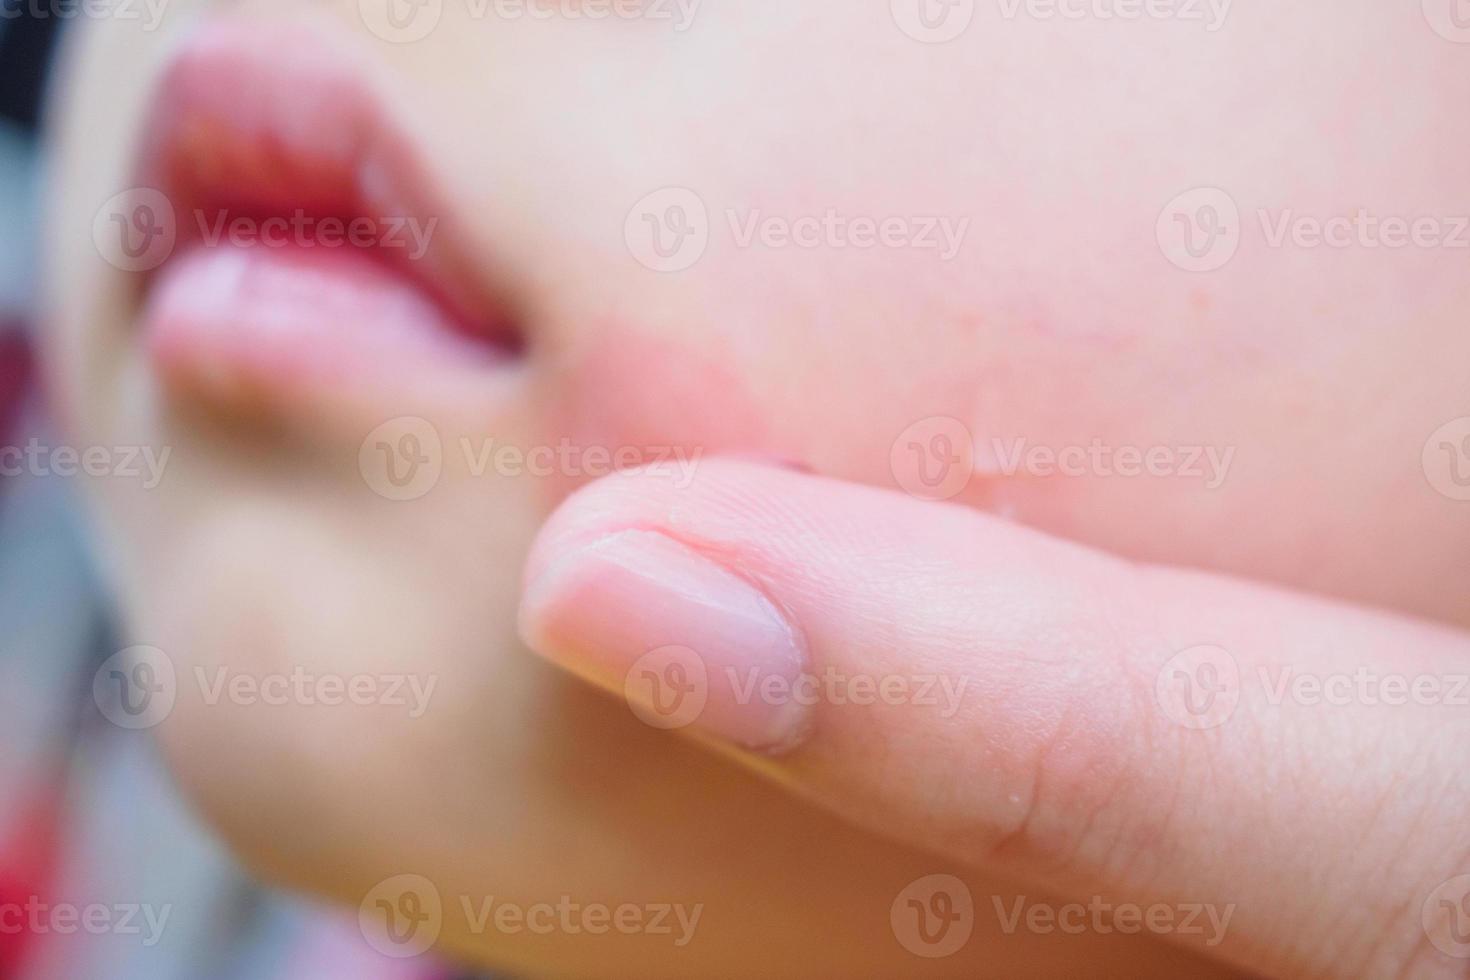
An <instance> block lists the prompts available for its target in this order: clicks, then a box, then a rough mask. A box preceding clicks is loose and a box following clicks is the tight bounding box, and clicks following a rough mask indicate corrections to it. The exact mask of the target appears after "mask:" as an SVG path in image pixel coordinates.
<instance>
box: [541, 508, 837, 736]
mask: <svg viewBox="0 0 1470 980" xmlns="http://www.w3.org/2000/svg"><path fill="white" fill-rule="evenodd" d="M520 628H521V636H522V638H523V639H524V640H525V642H526V644H527V645H528V646H530V647H531V648H532V649H533V650H535V651H537V652H538V653H540V654H541V655H542V656H544V657H547V658H548V659H550V660H552V661H555V662H556V663H559V664H561V665H562V666H563V667H566V668H567V669H568V670H570V671H572V672H573V673H576V674H578V675H579V676H582V677H584V678H586V679H587V680H590V681H592V682H593V683H596V684H599V685H601V686H603V687H605V688H607V689H608V690H610V691H612V692H613V693H615V694H617V695H618V696H620V697H623V698H624V699H626V701H627V703H628V706H629V708H631V709H632V711H633V713H634V714H635V715H637V716H638V717H639V718H641V719H642V720H643V721H644V722H646V723H648V724H650V725H653V726H654V727H657V728H664V729H679V728H686V727H692V728H694V729H697V730H700V731H702V732H704V733H706V734H709V735H713V736H715V737H717V738H721V739H724V740H726V741H729V742H733V743H734V744H736V745H739V746H741V747H742V748H746V749H752V750H755V751H760V752H766V753H769V754H778V753H780V752H783V751H787V750H789V749H790V748H792V747H794V746H795V745H796V744H798V743H799V742H800V741H801V740H802V739H803V738H804V736H805V734H806V730H807V725H808V717H807V716H808V708H807V706H806V705H805V704H802V703H799V702H798V700H797V699H796V698H793V697H791V696H790V692H792V691H793V690H794V689H795V687H796V685H797V682H798V680H799V678H800V677H801V676H802V674H803V672H804V671H805V670H806V669H807V659H808V658H807V651H806V647H805V643H804V640H803V638H802V635H801V632H800V631H799V630H798V629H796V628H795V627H794V626H793V625H792V623H791V622H790V621H789V620H788V619H787V617H786V616H785V615H784V614H783V613H782V612H781V611H780V610H779V609H777V607H776V606H775V605H774V604H773V603H772V602H771V600H770V599H768V598H767V597H766V596H765V595H764V594H763V593H762V592H761V591H760V590H759V589H757V588H756V587H755V586H754V585H752V584H751V583H750V582H749V581H747V580H746V579H744V578H742V577H740V576H739V575H737V574H735V573H734V572H732V571H730V570H729V569H728V568H725V567H724V566H722V565H720V564H718V563H717V562H714V561H712V560H710V559H709V558H706V557H705V556H703V555H701V554H700V553H698V552H697V551H695V550H694V549H692V548H690V547H688V546H686V545H684V544H681V543H679V542H678V541H675V540H674V539H672V538H670V537H668V536H667V535H663V534H659V533H656V532H653V531H637V530H629V531H619V532H616V533H613V534H611V535H609V536H607V537H605V538H601V539H598V540H596V541H594V542H593V543H591V544H587V545H583V546H581V547H578V548H576V549H575V550H574V551H572V552H570V553H568V554H566V555H563V556H560V557H557V558H554V559H552V561H551V562H550V563H549V564H548V565H547V566H546V568H545V570H544V571H542V572H541V574H540V575H539V576H538V577H537V578H536V579H535V580H534V581H532V582H531V583H530V584H529V586H528V587H527V589H526V593H525V596H524V597H523V599H522V602H521V615H520Z"/></svg>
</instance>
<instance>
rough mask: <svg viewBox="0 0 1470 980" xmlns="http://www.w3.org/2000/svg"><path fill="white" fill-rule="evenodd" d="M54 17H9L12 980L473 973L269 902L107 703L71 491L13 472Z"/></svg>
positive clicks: (37, 415) (2, 206)
mask: <svg viewBox="0 0 1470 980" xmlns="http://www.w3.org/2000/svg"><path fill="white" fill-rule="evenodd" d="M52 9H53V13H51V14H48V13H47V12H46V10H47V8H46V7H45V5H37V4H33V3H27V2H25V0H0V453H3V454H4V455H3V456H0V459H8V460H10V461H11V463H12V465H7V466H5V467H4V468H3V473H0V638H3V639H0V980H8V978H12V977H24V978H50V977H57V978H83V977H94V978H101V977H106V978H139V980H142V978H148V980H176V978H177V980H184V978H190V980H192V978H198V977H209V978H216V980H247V978H249V980H257V978H258V980H265V978H269V977H303V978H304V977H311V978H334V977H344V978H347V977H352V978H364V980H379V978H381V980H400V978H401V980H418V978H423V980H429V978H435V980H440V978H450V977H455V976H463V974H457V973H456V972H455V971H453V970H452V969H450V968H449V967H447V966H445V965H442V964H436V963H432V962H426V961H425V960H424V959H423V958H418V959H415V960H412V961H401V960H400V961H395V960H389V959H386V958H385V957H383V956H381V955H379V954H378V953H376V952H374V951H373V950H372V949H371V948H370V947H368V945H367V944H366V942H365V941H364V940H363V938H362V935H361V934H360V933H359V931H358V927H357V920H356V916H355V915H353V914H351V913H350V912H344V911H342V910H336V909H325V908H321V907H319V906H316V905H314V904H311V903H309V902H306V901H303V900H300V899H297V898H295V897H293V896H288V895H283V894H280V893H278V892H274V891H270V890H267V889H261V888H258V887H256V886H255V885H254V884H253V883H252V882H251V881H250V880H249V879H248V878H247V877H246V876H245V875H244V874H242V872H241V871H240V870H239V869H238V867H237V866H236V865H235V863H234V862H233V861H232V860H231V857H230V855H229V854H228V853H226V852H225V851H224V850H223V849H222V847H221V846H220V845H219V844H218V843H217V842H216V841H215V840H214V839H213V838H212V837H211V836H210V834H209V833H208V832H207V831H206V830H204V828H203V827H202V826H201V825H200V824H199V823H198V822H196V821H195V820H194V819H193V817H192V815H191V814H190V813H189V811H188V809H187V807H186V806H185V805H184V803H183V801H182V800H180V798H179V797H178V795H177V794H176V792H175V791H174V789H173V787H172V786H171V785H170V784H169V781H168V777H167V775H166V773H165V772H164V770H163V769H162V767H161V765H160V763H159V761H158V759H157V758H156V756H155V750H154V748H153V746H152V744H151V742H150V740H149V737H148V734H147V733H146V732H142V731H128V730H125V729H122V728H119V727H117V726H115V725H113V724H111V723H109V722H108V721H107V720H106V719H105V718H104V717H103V716H102V714H101V712H99V711H98V709H97V706H96V704H95V702H94V701H93V698H92V679H93V675H94V674H95V672H96V670H97V668H98V666H99V665H100V664H101V663H102V662H103V661H104V660H105V659H106V658H107V657H108V656H110V655H111V654H112V653H114V652H116V650H117V649H118V643H117V642H116V641H115V639H114V635H113V631H112V629H111V628H110V622H111V616H110V615H109V610H108V608H107V602H106V599H105V597H104V596H103V595H101V593H100V592H99V590H98V588H97V579H96V577H95V576H94V575H93V573H92V571H91V561H92V556H90V555H89V554H88V553H87V550H86V548H85V547H84V545H83V542H84V541H85V540H86V538H85V536H84V535H83V534H81V533H80V531H81V528H80V527H79V526H78V523H77V521H78V516H77V511H76V508H75V507H74V501H73V500H72V499H71V494H72V493H73V490H74V488H73V487H71V486H70V483H69V481H68V480H66V479H64V478H60V477H57V476H35V475H31V474H29V473H26V472H24V467H23V466H17V465H14V461H16V460H18V459H21V458H22V457H21V456H19V455H18V454H17V450H19V449H23V447H24V446H25V445H26V444H27V442H29V441H31V440H41V441H43V442H44V441H45V440H46V439H47V436H48V433H47V423H46V418H45V410H44V395H43V393H42V391H41V390H40V386H39V384H38V379H37V377H36V371H35V368H34V361H33V355H32V345H31V329H30V324H31V320H32V319H33V312H34V311H33V300H34V286H33V284H34V282H35V278H36V274H37V270H36V247H35V244H34V233H35V227H36V215H37V212H38V205H39V198H40V196H41V193H42V187H41V168H40V167H39V166H38V163H37V159H38V153H39V141H38V133H37V126H38V122H39V115H40V113H41V110H42V105H43V102H44V92H45V85H46V78H47V67H48V65H49V64H50V62H51V61H52V59H53V58H54V56H55V52H56V49H57V46H58V43H59V42H60V41H61V40H62V35H63V34H64V33H65V30H66V23H67V22H66V20H65V19H63V18H60V17H58V16H55V14H54V9H55V8H54V5H53V7H52ZM18 470H19V472H17V471H18ZM89 916H93V917H94V918H93V919H92V921H93V923H94V928H93V930H92V931H89V929H88V927H87V922H88V917H89ZM102 918H106V919H108V921H110V922H112V923H113V924H114V925H115V926H116V927H115V928H111V927H110V928H106V929H97V928H96V927H95V924H96V922H98V921H99V920H100V919H102ZM129 918H130V919H131V920H132V923H133V925H134V926H135V927H136V928H135V929H129V927H128V926H127V925H125V924H124V920H125V919H129Z"/></svg>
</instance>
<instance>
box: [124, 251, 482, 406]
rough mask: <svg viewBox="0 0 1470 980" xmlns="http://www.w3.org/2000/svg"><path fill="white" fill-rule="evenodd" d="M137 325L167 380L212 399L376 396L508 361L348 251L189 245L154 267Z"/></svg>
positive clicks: (400, 279)
mask: <svg viewBox="0 0 1470 980" xmlns="http://www.w3.org/2000/svg"><path fill="white" fill-rule="evenodd" d="M143 321H144V330H145V333H146V336H147V339H148V344H149V347H150V351H151V353H152V356H153V360H154V362H155V364H156V365H157V366H158V367H159V369H160V370H161V371H162V372H163V374H164V375H165V377H166V378H168V379H170V380H172V381H176V382H180V383H183V384H187V385H189V386H190V387H194V388H202V389H204V390H205V391H207V392H209V393H211V394H214V395H225V396H229V395H241V394H246V395H257V396H259V395H267V394H275V395H280V394H290V393H293V392H295V393H297V394H312V393H315V394H316V395H323V394H332V393H335V394H337V395H345V394H347V393H350V391H351V390H353V389H355V388H363V387H373V388H376V389H377V390H378V391H380V392H381V391H383V390H384V386H385V385H388V386H390V388H391V385H392V383H393V382H394V380H395V379H404V378H405V377H406V376H413V377H416V378H418V379H419V383H420V384H422V382H423V379H424V378H425V376H426V375H427V376H429V377H434V376H442V375H455V374H459V375H473V374H479V375H483V374H484V369H485V368H486V367H487V366H495V365H498V364H501V363H503V360H504V355H502V354H500V353H499V352H498V351H497V350H496V349H495V348H493V347H491V346H489V345H486V344H483V343H480V342H478V341H476V340H473V339H471V338H469V337H466V336H464V335H463V334H462V333H460V332H457V330H456V328H455V326H453V325H452V324H451V322H450V320H449V315H448V314H447V313H446V312H445V311H444V309H443V308H442V307H441V306H439V305H438V304H437V303H436V302H435V301H434V300H433V298H431V297H430V296H429V295H427V294H426V293H425V292H424V291H423V290H422V289H421V288H419V287H418V286H417V285H415V284H414V283H413V282H412V281H410V280H409V279H408V278H406V277H405V276H404V275H402V274H401V273H399V272H397V271H396V270H394V269H393V268H390V267H389V266H388V265H387V264H386V263H384V262H381V261H379V260H377V259H375V258H374V257H373V256H372V255H371V254H369V253H367V252H365V251H363V250H359V249H353V248H326V247H315V248H313V247H310V246H302V245H293V246H289V247H281V248H264V247H242V246H237V245H213V246H205V245H202V244H200V245H196V246H194V247H193V248H191V249H189V250H188V251H186V252H184V253H183V254H180V255H177V256H175V257H174V258H173V259H171V260H170V261H169V262H168V263H167V264H166V265H165V266H164V267H163V268H162V269H160V270H159V273H158V276H157V279H156V280H155V281H154V283H153V284H152V287H151V289H150V291H149V297H148V301H147V305H146V308H145V310H144V315H143Z"/></svg>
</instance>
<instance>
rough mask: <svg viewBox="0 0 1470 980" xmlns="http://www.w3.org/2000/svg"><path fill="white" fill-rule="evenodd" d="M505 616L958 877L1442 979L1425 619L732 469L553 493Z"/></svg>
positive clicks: (649, 715) (1439, 742)
mask: <svg viewBox="0 0 1470 980" xmlns="http://www.w3.org/2000/svg"><path fill="white" fill-rule="evenodd" d="M521 625H522V633H523V635H524V637H525V638H526V640H527V642H528V643H529V645H531V646H532V647H533V648H534V649H536V650H538V651H540V652H541V653H542V654H544V655H546V656H547V657H549V658H551V659H553V660H555V661H556V662H558V663H560V664H562V665H564V666H566V667H567V668H569V669H571V670H572V671H575V672H576V673H578V674H581V675H582V676H584V677H587V678H588V679H590V680H593V681H594V682H596V683H599V684H601V685H603V686H604V687H607V688H609V689H610V690H612V691H614V692H617V693H618V694H620V695H623V696H626V697H628V698H629V702H630V704H631V705H632V706H633V708H634V710H635V712H636V713H637V714H639V716H640V717H642V718H644V719H645V720H646V721H649V722H650V723H653V724H657V725H659V726H661V727H671V728H674V727H684V726H688V727H689V730H690V731H691V732H697V733H698V734H699V735H700V737H701V738H702V739H704V740H707V741H710V742H712V743H714V744H718V745H721V746H724V747H728V748H729V749H730V751H732V752H733V753H734V754H736V755H737V756H738V757H739V758H742V759H743V760H745V761H747V762H749V763H751V764H753V765H754V766H755V767H756V768H758V769H759V770H760V771H763V772H766V773H768V774H770V775H772V776H773V777H775V778H777V779H779V780H781V781H782V782H784V783H786V784H788V785H789V786H791V787H792V788H794V789H796V790H797V791H798V792H800V793H803V794H805V795H808V796H810V797H812V798H814V799H816V800H819V801H821V802H822V803H823V804H825V805H827V806H829V807H831V808H833V809H834V810H836V811H838V812H839V813H841V814H843V815H844V816H846V817H848V818H849V819H851V820H854V821H856V822H858V823H861V824H863V825H865V826H868V827H871V828H876V829H878V830H881V831H883V832H885V833H889V834H892V835H895V836H897V837H900V838H903V839H905V840H908V841H911V842H914V843H917V844H920V845H923V846H926V847H929V848H931V849H934V850H937V851H940V852H943V853H944V854H946V855H948V856H950V857H952V858H954V859H955V860H957V861H962V862H967V863H973V864H979V865H987V866H990V867H992V868H996V869H999V870H1004V871H1007V872H1009V873H1013V874H1015V875H1017V876H1020V877H1023V878H1026V879H1029V880H1033V881H1037V882H1043V883H1046V884H1049V885H1051V886H1053V887H1056V888H1058V889H1062V890H1064V891H1066V892H1067V893H1070V894H1073V895H1089V894H1093V893H1094V892H1096V893H1098V894H1100V895H1103V896H1106V897H1107V898H1108V899H1110V900H1115V901H1127V902H1133V903H1139V904H1146V905H1151V906H1153V905H1160V904H1162V905H1163V906H1164V907H1165V908H1169V909H1175V910H1177V911H1178V912H1179V915H1178V916H1177V917H1176V918H1175V919H1174V920H1173V921H1174V924H1175V925H1176V927H1177V928H1176V929H1175V931H1176V932H1177V937H1176V938H1178V939H1180V940H1181V941H1185V942H1197V943H1202V944H1206V945H1211V946H1215V945H1216V944H1218V947H1217V948H1216V949H1215V951H1216V952H1217V953H1220V954H1222V955H1224V956H1226V957H1227V958H1230V959H1232V960H1233V961H1235V962H1237V963H1240V964H1243V965H1247V966H1250V967H1252V968H1255V969H1260V970H1268V971H1272V972H1276V971H1295V972H1312V973H1334V972H1339V973H1345V974H1346V973H1351V974H1359V973H1366V974H1369V975H1381V974H1388V973H1396V972H1403V973H1417V974H1424V973H1426V972H1429V971H1432V970H1438V971H1442V972H1444V973H1446V974H1449V973H1454V974H1455V975H1463V972H1456V971H1457V969H1458V970H1459V971H1463V968H1464V966H1465V964H1466V961H1465V960H1463V959H1457V958H1456V954H1463V955H1470V935H1466V932H1465V931H1466V930H1467V929H1470V919H1460V920H1457V919H1455V918H1453V917H1454V916H1457V915H1460V914H1461V910H1460V906H1459V904H1458V903H1459V902H1460V899H1461V898H1462V897H1463V896H1462V895H1461V894H1460V893H1459V892H1458V891H1457V890H1456V889H1458V888H1460V887H1461V885H1465V890H1466V891H1470V884H1467V883H1470V878H1466V879H1463V880H1460V879H1459V877H1458V876H1460V875H1465V874H1467V873H1470V837H1467V835H1466V832H1465V826H1466V825H1465V817H1466V815H1467V814H1470V805H1467V803H1470V791H1467V786H1466V779H1465V777H1464V776H1463V758H1464V754H1465V749H1466V747H1467V746H1470V721H1467V714H1470V709H1467V707H1465V706H1464V704H1465V702H1466V699H1467V697H1470V695H1467V692H1466V690H1465V688H1464V686H1463V683H1462V682H1463V678H1464V675H1465V674H1466V670H1467V666H1470V642H1467V639H1466V637H1465V636H1464V635H1462V634H1460V633H1458V632H1456V631H1453V630H1451V629H1448V628H1445V627H1439V626H1436V625H1433V624H1429V623H1424V622H1418V621H1413V620H1408V619H1404V618H1398V617H1394V616H1391V615H1386V614H1379V613H1375V612H1372V611H1366V610H1358V609H1355V608H1351V607H1348V606H1345V605H1342V604H1337V603H1332V602H1327V601H1322V600H1317V599H1312V598H1309V597H1304V596H1300V595H1294V594H1290V593H1286V592H1282V591H1278V590H1274V589H1270V588H1265V587H1259V586H1254V585H1250V584H1247V583H1241V582H1238V581H1234V580H1229V579H1224V578H1219V577H1213V576H1208V575H1202V574H1195V573H1190V572H1185V571H1178V570H1170V569H1162V568H1149V567H1139V566H1134V565H1129V564H1126V563H1124V562H1121V561H1119V560H1116V559H1113V558H1110V557H1108V556H1106V555H1102V554H1099V553H1096V552H1093V551H1089V550H1087V549H1084V548H1081V547H1077V546H1073V545H1070V544H1067V543H1065V542H1062V541H1058V540H1055V539H1051V538H1048V537H1045V536H1043V535H1040V534H1037V533H1034V532H1031V531H1028V530H1025V529H1022V528H1019V527H1016V526H1013V525H1009V524H1006V523H1004V522H1001V521H999V520H995V519H992V518H989V517H986V516H984V515H981V514H978V513H976V512H973V511H970V510H966V509H962V508H958V507H952V506H947V505H935V504H926V503H921V502H918V501H915V500H912V499H910V498H907V497H904V496H902V495H899V494H894V493H889V492H885V491H880V490H874V489H870V488H864V487H858V486H854V485H850V484H844V483H839V482H836V481H831V480H824V479H819V478H815V477H810V476H803V475H798V474H795V473H791V472H788V471H785V470H780V469H775V468H769V467H761V466H755V465H750V464H743V463H733V462H719V463H707V464H705V465H703V466H702V467H701V469H700V471H699V473H698V474H697V477H696V479H694V480H693V482H692V483H691V484H690V485H688V486H684V485H683V481H682V480H681V479H679V478H677V477H675V476H672V475H666V474H661V473H658V472H653V471H643V472H638V473H632V474H626V475H621V476H617V477H613V478H610V479H607V480H604V481H601V482H599V483H597V484H594V485H592V486H590V487H588V488H586V489H584V490H583V491H581V492H580V493H579V494H577V495H575V496H574V497H573V498H571V499H570V500H569V501H568V502H567V503H566V504H565V505H564V506H563V507H562V509H561V510H560V511H559V512H558V513H557V514H556V515H555V516H554V517H553V519H552V521H551V522H550V524H549V525H548V526H547V528H546V529H545V530H544V531H543V533H542V535H541V537H540V538H539V540H538V542H537V544H536V546H535V548H534V549H533V553H532V556H531V559H530V562H529V564H528V568H527V587H526V592H525V595H524V597H523V603H522V608H521ZM1344 678H1345V679H1346V680H1345V681H1344V680H1343V679H1344ZM1457 881H1458V884H1457ZM1441 886H1442V887H1441ZM1437 889H1438V890H1437ZM1437 899H1444V900H1445V901H1437ZM1195 905H1199V906H1205V907H1206V908H1205V911H1206V912H1207V913H1208V915H1207V916H1206V918H1208V919H1209V920H1210V921H1212V922H1213V923H1214V924H1215V926H1216V928H1214V929H1213V930H1211V929H1208V928H1204V929H1198V930H1197V931H1196V932H1193V933H1192V932H1190V931H1189V930H1186V929H1185V928H1184V922H1183V919H1184V917H1185V911H1184V910H1185V909H1186V907H1189V906H1195ZM1464 907H1465V908H1470V902H1466V903H1465V905H1464ZM996 911H997V913H998V914H1000V913H1001V910H999V909H997V910H996ZM1197 918H1198V916H1197ZM1196 924H1197V925H1198V924H1199V923H1196ZM1457 927H1458V928H1457Z"/></svg>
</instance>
